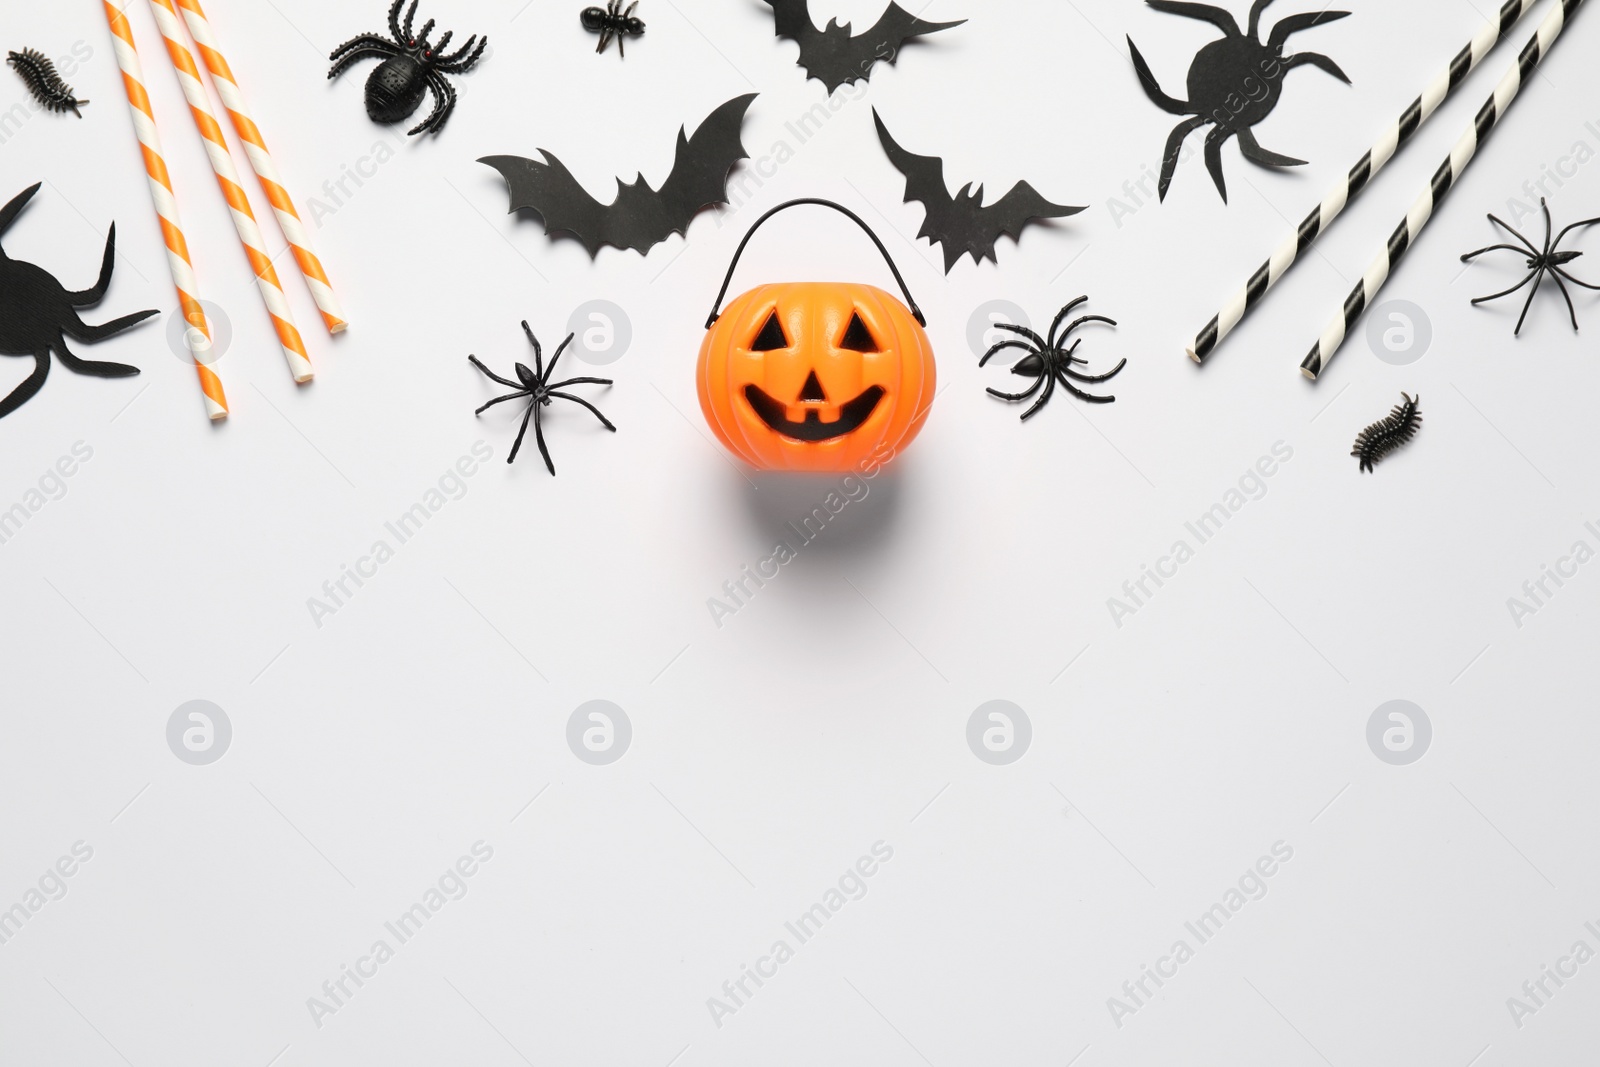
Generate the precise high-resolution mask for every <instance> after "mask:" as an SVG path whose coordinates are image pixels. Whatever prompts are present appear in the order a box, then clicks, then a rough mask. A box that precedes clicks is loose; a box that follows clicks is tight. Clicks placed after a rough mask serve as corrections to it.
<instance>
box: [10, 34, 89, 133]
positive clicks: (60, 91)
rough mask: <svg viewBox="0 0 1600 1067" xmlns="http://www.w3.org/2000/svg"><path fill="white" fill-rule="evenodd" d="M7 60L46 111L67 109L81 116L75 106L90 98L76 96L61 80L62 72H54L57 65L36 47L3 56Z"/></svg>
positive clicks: (78, 106) (84, 102) (81, 113)
mask: <svg viewBox="0 0 1600 1067" xmlns="http://www.w3.org/2000/svg"><path fill="white" fill-rule="evenodd" d="M6 62H7V63H9V64H11V69H13V70H15V71H16V72H17V74H18V75H19V76H20V77H21V78H22V80H23V81H24V82H26V83H27V86H28V92H30V93H32V94H33V98H34V99H35V100H37V101H39V106H40V107H43V108H45V109H46V110H48V111H61V112H66V111H70V112H72V113H73V114H74V115H76V116H78V117H79V118H80V119H81V118H83V112H81V111H79V110H78V109H79V108H80V107H83V106H84V105H85V104H87V103H88V102H89V101H87V100H79V99H78V98H77V96H78V94H77V93H76V92H74V91H73V88H72V86H70V85H68V84H67V83H66V82H64V81H62V80H61V75H60V74H57V73H56V65H55V64H54V63H52V62H50V60H49V59H48V58H47V57H46V56H45V54H44V53H43V52H41V51H39V50H38V49H37V48H24V49H23V50H22V51H20V52H12V53H10V54H9V55H8V56H6Z"/></svg>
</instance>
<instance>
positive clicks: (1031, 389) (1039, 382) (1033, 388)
mask: <svg viewBox="0 0 1600 1067" xmlns="http://www.w3.org/2000/svg"><path fill="white" fill-rule="evenodd" d="M1046 377H1047V376H1046V375H1044V374H1040V375H1039V376H1038V377H1037V378H1035V379H1034V380H1033V384H1032V385H1030V386H1028V387H1027V388H1026V389H1024V390H1023V391H1022V392H1020V393H1006V392H1002V391H1001V390H999V389H985V390H984V392H986V393H988V394H989V395H990V396H997V397H999V398H1000V399H1001V400H1013V401H1014V400H1026V399H1028V398H1029V397H1030V396H1032V395H1033V394H1034V393H1037V392H1038V391H1039V390H1040V388H1041V387H1043V385H1044V380H1045V378H1046Z"/></svg>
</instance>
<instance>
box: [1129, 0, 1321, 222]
mask: <svg viewBox="0 0 1600 1067" xmlns="http://www.w3.org/2000/svg"><path fill="white" fill-rule="evenodd" d="M1145 2H1146V3H1148V4H1149V5H1150V6H1151V7H1153V8H1155V9H1156V10H1157V11H1165V12H1167V13H1168V14H1171V15H1183V16H1186V17H1188V18H1194V19H1204V20H1205V21H1207V22H1210V23H1213V24H1215V25H1216V27H1217V28H1218V29H1220V30H1221V31H1222V32H1223V34H1224V35H1225V36H1223V38H1222V39H1221V40H1218V41H1212V42H1211V43H1210V44H1208V45H1206V46H1205V47H1204V48H1202V49H1200V51H1199V52H1198V53H1197V54H1196V55H1195V57H1194V62H1193V63H1191V64H1190V66H1189V81H1188V88H1189V99H1188V100H1177V99H1174V98H1173V97H1170V96H1168V95H1167V94H1166V93H1165V92H1163V91H1162V89H1161V85H1160V83H1159V82H1157V81H1156V76H1155V75H1154V74H1152V73H1151V71H1150V64H1148V63H1146V62H1145V60H1144V56H1142V55H1140V54H1139V49H1138V48H1136V47H1135V46H1134V43H1133V38H1132V37H1130V38H1128V49H1129V51H1130V52H1131V53H1132V55H1133V66H1134V69H1135V70H1136V71H1137V72H1138V74H1139V81H1140V83H1141V84H1142V85H1143V86H1144V91H1145V95H1147V96H1148V97H1150V99H1151V100H1152V101H1154V102H1155V104H1156V106H1157V107H1159V108H1161V109H1162V110H1164V111H1170V112H1172V113H1173V114H1174V115H1190V116H1193V117H1192V118H1187V119H1184V120H1183V121H1182V122H1180V123H1178V125H1177V126H1176V127H1174V129H1173V131H1172V133H1171V134H1170V135H1169V136H1168V137H1167V148H1166V155H1165V156H1164V157H1163V158H1162V161H1161V183H1160V186H1159V189H1158V192H1159V195H1160V198H1161V199H1162V200H1165V199H1166V198H1167V186H1169V185H1171V184H1172V174H1173V172H1174V171H1175V170H1176V169H1177V167H1178V150H1179V148H1181V147H1182V145H1183V139H1184V138H1185V137H1187V136H1189V134H1191V133H1193V132H1194V131H1195V130H1197V129H1199V128H1200V127H1201V126H1204V125H1205V124H1206V123H1208V122H1209V123H1212V124H1214V128H1213V129H1212V131H1211V132H1210V133H1209V134H1207V135H1206V169H1207V170H1209V171H1210V172H1211V180H1212V181H1214V182H1215V183H1216V185H1217V192H1219V193H1221V194H1222V200H1223V202H1224V203H1226V202H1227V200H1228V186H1227V183H1226V182H1224V181H1223V178H1222V145H1223V143H1224V142H1225V141H1227V139H1228V138H1229V137H1235V136H1236V137H1238V138H1239V151H1240V152H1241V153H1242V154H1243V155H1244V158H1246V159H1248V160H1250V162H1252V163H1256V164H1259V165H1260V166H1263V167H1301V166H1304V165H1305V162H1306V161H1305V160H1303V159H1295V158H1293V157H1292V156H1284V155H1279V154H1278V153H1277V152H1269V151H1268V150H1267V149H1265V148H1262V147H1261V143H1260V142H1259V141H1257V140H1256V135H1255V131H1254V130H1253V129H1252V127H1254V126H1255V125H1256V124H1257V123H1260V122H1262V121H1264V120H1265V119H1266V117H1267V116H1268V115H1270V114H1272V109H1273V108H1275V107H1277V106H1278V98H1279V97H1280V96H1282V95H1283V78H1284V75H1286V74H1288V73H1289V71H1291V70H1293V69H1294V68H1295V67H1298V66H1301V65H1302V64H1307V63H1309V64H1310V65H1311V66H1314V67H1319V68H1321V69H1322V70H1325V71H1327V72H1328V73H1329V74H1332V75H1333V76H1334V77H1335V78H1338V79H1339V80H1340V81H1342V82H1344V83H1345V84H1346V85H1348V84H1350V78H1349V76H1348V75H1346V74H1345V72H1344V71H1342V70H1340V69H1339V65H1338V64H1337V63H1335V62H1334V61H1333V60H1331V59H1329V58H1328V57H1327V56H1325V55H1323V54H1321V53H1320V52H1297V53H1295V54H1294V55H1291V56H1287V57H1286V56H1285V55H1284V54H1283V45H1284V42H1285V41H1286V40H1288V38H1289V35H1290V34H1292V33H1298V32H1300V31H1301V30H1309V29H1311V28H1312V27H1313V26H1321V25H1323V24H1324V23H1328V22H1336V21H1338V20H1339V19H1342V18H1345V17H1346V16H1348V15H1349V14H1350V12H1348V11H1312V12H1306V13H1304V14H1300V15H1290V16H1289V17H1288V18H1286V19H1284V20H1283V21H1282V22H1280V23H1278V24H1277V25H1276V26H1274V27H1272V33H1271V34H1270V35H1269V36H1268V37H1267V40H1266V43H1262V42H1261V41H1260V40H1258V39H1257V30H1258V28H1259V27H1260V23H1261V12H1262V10H1263V9H1264V8H1266V6H1267V5H1268V4H1270V3H1272V0H1255V3H1254V4H1252V5H1251V7H1250V31H1249V33H1247V34H1246V33H1240V32H1239V24H1238V23H1237V22H1235V21H1234V18H1233V16H1232V15H1230V14H1229V13H1228V12H1226V11H1224V10H1222V9H1221V8H1219V7H1212V6H1210V5H1209V4H1191V3H1184V2H1182V0H1145Z"/></svg>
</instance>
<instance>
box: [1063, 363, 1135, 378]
mask: <svg viewBox="0 0 1600 1067" xmlns="http://www.w3.org/2000/svg"><path fill="white" fill-rule="evenodd" d="M1127 365H1128V361H1127V360H1126V359H1124V360H1123V361H1122V362H1121V363H1118V364H1117V365H1116V366H1115V367H1112V368H1111V369H1110V370H1108V371H1106V372H1105V373H1104V374H1079V373H1078V372H1077V371H1075V370H1073V369H1072V368H1071V367H1062V368H1061V373H1062V374H1065V375H1066V376H1067V377H1069V378H1073V379H1075V380H1077V381H1080V382H1103V381H1107V380H1108V379H1111V378H1115V377H1116V376H1117V374H1118V373H1120V372H1121V370H1122V368H1123V367H1126V366H1127ZM1062 384H1065V383H1062Z"/></svg>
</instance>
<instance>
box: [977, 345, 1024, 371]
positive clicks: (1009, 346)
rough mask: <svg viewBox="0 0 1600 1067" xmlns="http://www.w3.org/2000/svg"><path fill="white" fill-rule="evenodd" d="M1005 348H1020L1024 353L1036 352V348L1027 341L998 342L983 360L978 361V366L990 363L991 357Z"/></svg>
mask: <svg viewBox="0 0 1600 1067" xmlns="http://www.w3.org/2000/svg"><path fill="white" fill-rule="evenodd" d="M1005 348H1020V349H1022V350H1023V351H1024V352H1033V351H1034V347H1033V346H1032V345H1030V344H1028V342H1026V341H998V342H996V343H995V345H994V347H992V348H990V349H989V351H987V352H985V353H984V354H983V358H982V359H980V360H978V366H980V367H981V366H983V365H984V364H985V363H987V362H989V357H990V356H992V355H994V354H995V353H996V352H999V351H1000V350H1001V349H1005Z"/></svg>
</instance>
